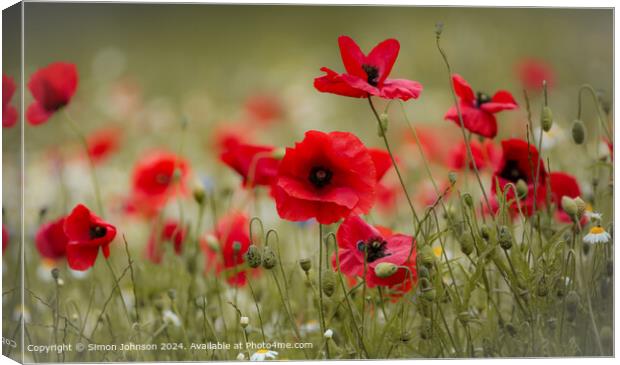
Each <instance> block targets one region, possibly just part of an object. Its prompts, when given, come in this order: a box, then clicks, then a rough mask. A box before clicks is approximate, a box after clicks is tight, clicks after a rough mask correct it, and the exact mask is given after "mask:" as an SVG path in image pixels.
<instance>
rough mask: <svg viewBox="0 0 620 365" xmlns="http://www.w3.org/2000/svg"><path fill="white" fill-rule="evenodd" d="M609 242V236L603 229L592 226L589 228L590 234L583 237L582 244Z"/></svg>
mask: <svg viewBox="0 0 620 365" xmlns="http://www.w3.org/2000/svg"><path fill="white" fill-rule="evenodd" d="M610 240H611V235H610V234H609V233H607V232H606V231H605V228H603V227H601V226H594V227H592V228H590V232H589V233H588V234H587V235H585V237H583V242H585V243H589V244H591V245H594V244H597V243H607V242H609V241H610Z"/></svg>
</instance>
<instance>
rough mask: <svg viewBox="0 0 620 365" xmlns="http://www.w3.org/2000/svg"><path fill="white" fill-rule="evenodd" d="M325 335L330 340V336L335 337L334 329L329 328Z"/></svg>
mask: <svg viewBox="0 0 620 365" xmlns="http://www.w3.org/2000/svg"><path fill="white" fill-rule="evenodd" d="M323 337H325V338H326V339H328V340H329V339H330V338H332V337H334V331H332V330H331V328H328V329H327V331H325V333H323Z"/></svg>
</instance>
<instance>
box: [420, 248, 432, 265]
mask: <svg viewBox="0 0 620 365" xmlns="http://www.w3.org/2000/svg"><path fill="white" fill-rule="evenodd" d="M418 255H419V256H418V257H419V260H420V262H421V263H422V265H424V266H427V267H433V264H434V263H435V253H434V252H433V249H432V248H431V246H430V245H424V246H421V247H420V249H419V250H418Z"/></svg>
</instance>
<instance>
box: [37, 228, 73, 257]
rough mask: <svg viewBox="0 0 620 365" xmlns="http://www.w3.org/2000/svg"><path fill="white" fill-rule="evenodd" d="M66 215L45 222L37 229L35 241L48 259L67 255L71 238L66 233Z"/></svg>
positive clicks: (38, 248)
mask: <svg viewBox="0 0 620 365" xmlns="http://www.w3.org/2000/svg"><path fill="white" fill-rule="evenodd" d="M65 219H66V218H65V217H60V218H58V219H56V220H55V221H52V222H48V223H45V224H43V225H42V226H41V227H40V228H39V230H38V231H37V235H36V237H35V243H36V245H37V250H39V253H40V254H41V256H43V257H45V258H48V259H53V260H56V259H59V258H61V257H65V255H66V252H67V243H69V238H68V237H67V235H66V234H65Z"/></svg>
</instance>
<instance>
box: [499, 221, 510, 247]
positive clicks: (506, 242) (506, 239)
mask: <svg viewBox="0 0 620 365" xmlns="http://www.w3.org/2000/svg"><path fill="white" fill-rule="evenodd" d="M498 240H499V245H500V246H501V248H503V249H504V250H509V249H510V248H511V247H512V233H511V232H510V229H509V228H508V227H506V226H501V227H499V239H498Z"/></svg>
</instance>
